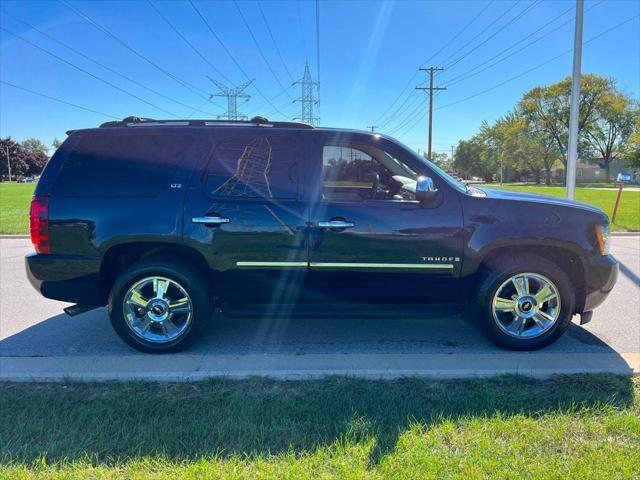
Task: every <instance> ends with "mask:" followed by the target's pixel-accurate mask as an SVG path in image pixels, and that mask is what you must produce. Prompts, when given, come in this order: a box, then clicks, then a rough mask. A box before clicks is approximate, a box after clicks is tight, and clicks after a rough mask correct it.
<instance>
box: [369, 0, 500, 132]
mask: <svg viewBox="0 0 640 480" xmlns="http://www.w3.org/2000/svg"><path fill="white" fill-rule="evenodd" d="M493 2H494V0H490V1H489V2H488V3H487V4H486V5H485V6H484V8H482V9H481V10H480V11H479V12H478V13H477V14H476V15H475V16H474V17H473V18H472V19H471V20H470V21H469V22H467V23H466V24H465V26H464V27H462V28H461V29H460V30H458V33H456V34H455V35H454V36H453V37H451V38H450V39H449V40H448V41H447V42H446V43H445V44H444V45H443V46H442V47H441V48H440V49H439V50H438V51H437V52H436V53H434V54H433V55H431V56H430V57H429V58H428V59H427V60H425V61H424V62H423V63H422V65H425V64H427V63H429V62H430V61H431V60H432V59H434V58H435V57H436V56H438V55H439V54H440V53H441V52H442V51H443V50H444V49H445V48H447V47H448V46H449V45H451V44H452V43H453V42H454V41H455V40H456V39H457V38H458V37H459V36H460V35H461V34H462V33H464V32H466V31H467V29H468V28H469V27H470V26H471V25H473V23H474V22H475V21H476V20H477V19H478V18H480V16H481V15H482V14H483V13H484V12H485V11H486V10H487V9H488V8H489V7H490V6H491V4H492V3H493ZM418 72H419V70H416V71H415V72H414V73H413V75H412V76H411V78H410V79H409V81H408V82H407V83H406V85H405V86H404V87H403V88H402V90H401V91H400V94H399V95H398V96H397V97H396V98H395V100H394V101H393V102H391V105H389V107H387V109H386V110H385V111H384V112H383V113H382V115H380V117H378V119H377V120H376V123H378V122H380V121H382V119H383V118H384V117H385V116H386V115H387V113H388V112H389V111H390V110H391V109H392V108H393V107H394V105H395V104H396V103H398V101H399V100H400V98H402V96H403V95H404V94H405V93H406V92H407V91H408V92H409V96H411V94H412V93H415V89H413V88H411V89H410V87H411V86H412V85H413V81H414V79H415V78H416V77H417V76H418ZM406 102H407V99H405V101H404V103H403V104H402V105H404V104H405V103H406ZM402 105H401V106H400V107H399V108H398V109H397V110H396V111H395V112H394V115H395V113H397V112H398V111H399V110H400V109H401V108H402ZM386 123H389V120H387V122H386Z"/></svg>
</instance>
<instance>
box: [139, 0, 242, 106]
mask: <svg viewBox="0 0 640 480" xmlns="http://www.w3.org/2000/svg"><path fill="white" fill-rule="evenodd" d="M147 2H148V3H149V5H150V6H151V8H153V9H154V10H155V11H156V13H157V14H158V15H159V16H160V18H162V20H164V22H165V23H166V24H167V25H169V27H170V28H171V30H173V31H174V32H175V33H176V35H178V36H179V37H180V38H181V39H182V40H183V41H184V43H186V44H187V46H189V48H191V50H193V51H194V52H195V53H196V55H198V56H199V57H200V58H201V59H202V60H203V61H204V62H205V63H206V64H207V65H209V67H211V68H212V69H213V71H214V72H216V73H217V74H218V76H220V77H222V78H223V79H224V80H226V81H227V82H229V83H232V82H231V80H229V77H227V76H226V75H225V74H224V73H222V72H221V71H220V70H219V69H218V68H217V67H216V66H215V65H214V64H213V63H211V62H210V61H209V59H208V58H207V57H205V56H204V55H203V54H202V52H201V51H200V50H198V49H197V48H196V46H195V45H194V44H193V43H191V42H190V41H189V39H188V38H187V37H185V36H184V35H183V34H182V33H181V32H180V30H178V29H177V28H176V26H175V25H173V23H171V21H170V20H169V19H168V18H167V17H166V16H165V15H164V14H163V13H162V12H161V11H160V10H159V9H158V7H156V6H155V5H154V4H153V2H152V1H151V0H147ZM207 101H208V100H207Z"/></svg>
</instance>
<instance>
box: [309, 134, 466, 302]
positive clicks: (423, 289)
mask: <svg viewBox="0 0 640 480" xmlns="http://www.w3.org/2000/svg"><path fill="white" fill-rule="evenodd" d="M362 141H364V140H363V139H360V140H359V142H362ZM377 146H379V143H378V144H377ZM323 152H324V158H323ZM349 155H350V156H351V154H349ZM313 161H314V162H315V163H316V165H315V167H316V168H314V169H313V172H314V173H313V176H312V177H311V178H310V182H315V185H316V187H318V186H319V185H320V184H321V182H323V180H324V181H325V185H323V186H324V187H325V188H321V189H320V190H321V191H319V192H318V194H317V197H316V198H315V199H313V198H312V199H311V205H312V209H311V210H310V215H311V217H310V225H311V228H312V234H311V238H310V245H309V249H310V252H309V261H310V272H309V280H310V285H311V287H312V288H313V289H314V291H315V292H316V293H317V295H318V296H319V297H320V298H322V297H323V296H324V298H325V299H326V300H328V301H333V300H335V299H341V300H348V301H358V302H360V301H361V302H371V301H379V302H385V303H389V302H398V301H416V302H422V301H424V302H429V303H432V302H443V303H448V302H451V301H456V299H455V298H451V297H453V296H455V289H452V286H454V285H455V282H456V279H457V277H458V276H459V273H460V268H461V264H462V250H463V240H462V234H463V232H462V213H461V206H460V201H459V197H458V194H457V192H455V191H454V190H452V189H451V187H449V186H448V185H447V184H446V183H445V182H444V181H438V178H436V177H434V181H435V182H436V186H437V187H438V188H439V189H440V193H441V201H440V202H439V203H438V204H437V205H432V206H430V207H425V206H423V205H422V204H420V203H419V202H417V201H415V200H412V199H405V198H402V195H399V194H398V195H394V196H391V195H390V194H389V193H387V194H386V197H387V198H375V197H376V193H375V191H374V188H373V187H374V185H373V183H372V184H371V187H370V188H368V189H367V188H366V187H367V183H366V182H367V180H366V175H363V174H362V172H357V171H356V170H358V166H357V165H354V163H353V162H351V161H350V160H349V159H345V158H342V160H340V162H341V165H342V167H341V172H343V173H344V175H343V176H341V177H339V178H336V177H335V175H334V176H333V178H331V181H330V183H329V182H328V181H327V178H328V177H329V176H330V175H328V174H327V171H329V170H331V169H333V170H335V169H336V168H337V167H336V162H335V161H333V160H332V159H331V158H327V142H325V144H324V145H322V146H321V147H320V148H317V149H316V151H315V153H314V155H313ZM340 162H339V163H340ZM319 164H322V167H321V166H320V165H319ZM360 165H361V166H364V165H370V160H369V161H368V162H360ZM377 176H380V175H379V174H377ZM363 178H364V179H365V180H362V182H361V181H360V180H359V179H363ZM369 181H371V180H369ZM376 181H378V179H377V178H375V177H374V179H373V182H374V183H375V182H376ZM327 183H329V184H328V185H327ZM341 186H342V187H347V188H346V190H345V191H343V192H339V193H338V194H337V195H336V194H335V192H333V191H330V192H329V193H326V192H327V187H328V188H329V189H330V190H335V188H336V187H338V189H339V187H341ZM315 190H316V191H318V188H315ZM367 190H368V197H367V193H365V192H367ZM354 192H355V193H354ZM383 196H384V195H383Z"/></svg>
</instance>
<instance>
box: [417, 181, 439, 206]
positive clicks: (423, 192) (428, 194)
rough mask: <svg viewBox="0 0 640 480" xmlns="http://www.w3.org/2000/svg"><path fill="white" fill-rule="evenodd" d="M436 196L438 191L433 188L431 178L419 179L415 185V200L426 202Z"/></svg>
mask: <svg viewBox="0 0 640 480" xmlns="http://www.w3.org/2000/svg"><path fill="white" fill-rule="evenodd" d="M437 195H438V189H437V188H436V187H435V186H434V184H433V180H432V179H431V177H419V178H418V182H417V183H416V200H418V201H419V202H428V201H430V200H433V199H434V198H436V196H437Z"/></svg>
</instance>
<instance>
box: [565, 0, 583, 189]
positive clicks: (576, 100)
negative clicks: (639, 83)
mask: <svg viewBox="0 0 640 480" xmlns="http://www.w3.org/2000/svg"><path fill="white" fill-rule="evenodd" d="M583 14H584V0H576V31H575V35H574V38H573V74H572V77H571V106H570V112H571V113H570V114H569V148H568V150H567V198H568V199H569V200H573V199H574V198H575V190H576V164H577V162H578V126H579V123H578V122H579V118H580V70H581V64H582V18H583Z"/></svg>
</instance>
